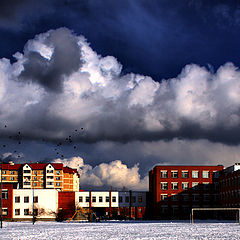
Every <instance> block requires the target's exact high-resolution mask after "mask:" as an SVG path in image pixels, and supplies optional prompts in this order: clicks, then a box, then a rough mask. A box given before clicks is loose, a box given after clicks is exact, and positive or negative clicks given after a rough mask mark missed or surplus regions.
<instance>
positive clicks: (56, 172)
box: [0, 163, 80, 191]
mask: <svg viewBox="0 0 240 240" xmlns="http://www.w3.org/2000/svg"><path fill="white" fill-rule="evenodd" d="M0 168H1V166H0ZM0 174H2V181H3V183H11V184H13V188H15V189H16V188H20V189H31V188H35V189H59V190H60V191H78V190H79V178H80V176H79V174H78V172H77V170H76V169H72V168H69V167H66V166H64V165H63V164H62V163H26V164H13V163H8V164H5V163H4V164H3V165H2V169H1V173H0Z"/></svg>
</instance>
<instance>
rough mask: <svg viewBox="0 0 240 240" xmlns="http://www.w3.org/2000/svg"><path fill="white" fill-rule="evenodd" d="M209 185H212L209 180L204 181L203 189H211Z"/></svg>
mask: <svg viewBox="0 0 240 240" xmlns="http://www.w3.org/2000/svg"><path fill="white" fill-rule="evenodd" d="M209 187H210V185H209V182H204V183H203V190H209Z"/></svg>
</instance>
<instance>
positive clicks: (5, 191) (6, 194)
mask: <svg viewBox="0 0 240 240" xmlns="http://www.w3.org/2000/svg"><path fill="white" fill-rule="evenodd" d="M2 199H8V190H4V189H3V190H2Z"/></svg>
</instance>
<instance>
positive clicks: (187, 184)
mask: <svg viewBox="0 0 240 240" xmlns="http://www.w3.org/2000/svg"><path fill="white" fill-rule="evenodd" d="M188 188H189V183H188V182H183V183H182V189H183V190H185V189H188Z"/></svg>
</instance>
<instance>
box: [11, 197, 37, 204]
mask: <svg viewBox="0 0 240 240" xmlns="http://www.w3.org/2000/svg"><path fill="white" fill-rule="evenodd" d="M23 199H24V200H23V201H24V203H29V196H24V198H23ZM20 200H21V198H20V196H16V197H15V203H20ZM33 201H34V202H35V203H38V196H34V197H33Z"/></svg>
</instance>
